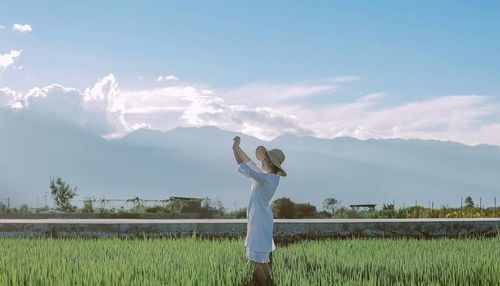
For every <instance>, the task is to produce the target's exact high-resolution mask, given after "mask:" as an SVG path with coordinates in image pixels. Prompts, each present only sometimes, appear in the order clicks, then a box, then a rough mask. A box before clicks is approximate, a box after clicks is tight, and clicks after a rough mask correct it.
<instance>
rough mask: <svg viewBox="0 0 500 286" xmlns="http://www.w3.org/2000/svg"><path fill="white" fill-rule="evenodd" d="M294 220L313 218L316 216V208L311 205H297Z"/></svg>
mask: <svg viewBox="0 0 500 286" xmlns="http://www.w3.org/2000/svg"><path fill="white" fill-rule="evenodd" d="M294 210H295V213H294V218H313V217H315V215H316V213H317V212H316V207H315V206H313V205H311V204H309V203H300V204H295V206H294Z"/></svg>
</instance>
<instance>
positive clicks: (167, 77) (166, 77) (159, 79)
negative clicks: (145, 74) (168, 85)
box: [156, 75, 179, 82]
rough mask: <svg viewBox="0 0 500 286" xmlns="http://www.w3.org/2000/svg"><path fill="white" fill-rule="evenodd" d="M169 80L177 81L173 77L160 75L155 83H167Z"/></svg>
mask: <svg viewBox="0 0 500 286" xmlns="http://www.w3.org/2000/svg"><path fill="white" fill-rule="evenodd" d="M169 80H179V78H178V77H177V76H175V75H161V76H159V77H157V78H156V81H158V82H162V81H169Z"/></svg>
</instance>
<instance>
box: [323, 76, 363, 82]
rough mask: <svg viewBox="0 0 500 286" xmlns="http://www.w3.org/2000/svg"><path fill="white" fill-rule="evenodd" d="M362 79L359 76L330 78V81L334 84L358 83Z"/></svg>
mask: <svg viewBox="0 0 500 286" xmlns="http://www.w3.org/2000/svg"><path fill="white" fill-rule="evenodd" d="M360 79H361V78H360V77H358V76H337V77H331V78H329V80H330V81H331V82H333V83H346V82H352V81H358V80H360Z"/></svg>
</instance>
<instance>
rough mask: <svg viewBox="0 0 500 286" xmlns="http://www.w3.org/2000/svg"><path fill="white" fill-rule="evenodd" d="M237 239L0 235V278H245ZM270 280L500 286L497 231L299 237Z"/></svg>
mask: <svg viewBox="0 0 500 286" xmlns="http://www.w3.org/2000/svg"><path fill="white" fill-rule="evenodd" d="M243 243H244V241H243V240H242V239H232V240H229V239H228V240H205V239H197V238H183V239H135V240H127V239H124V240H120V239H94V240H91V239H50V238H44V239H26V238H24V239H17V238H0V285H248V283H249V281H250V280H251V275H252V269H251V265H250V264H249V263H248V262H247V260H246V258H245V256H244V254H245V249H244V246H243ZM272 278H273V281H274V283H275V285H500V237H496V238H490V239H480V238H477V239H434V240H417V239H346V240H323V241H301V242H298V243H295V244H291V245H288V246H282V247H280V246H278V247H277V249H276V251H275V252H274V254H273V263H272Z"/></svg>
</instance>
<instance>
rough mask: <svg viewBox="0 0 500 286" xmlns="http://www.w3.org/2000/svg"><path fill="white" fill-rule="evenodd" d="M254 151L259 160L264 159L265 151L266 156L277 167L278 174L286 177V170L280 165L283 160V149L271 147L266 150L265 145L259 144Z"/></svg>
mask: <svg viewBox="0 0 500 286" xmlns="http://www.w3.org/2000/svg"><path fill="white" fill-rule="evenodd" d="M255 153H256V155H257V159H258V160H259V161H262V160H264V158H265V157H264V156H263V155H264V154H266V153H267V156H268V157H269V159H270V160H271V163H272V164H273V165H274V166H276V167H277V168H278V169H279V171H278V175H280V176H282V177H286V172H285V170H283V168H282V167H281V164H283V161H285V154H284V153H283V151H281V150H280V149H272V150H269V151H267V149H266V147H264V146H259V147H257V149H256V150H255Z"/></svg>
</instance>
